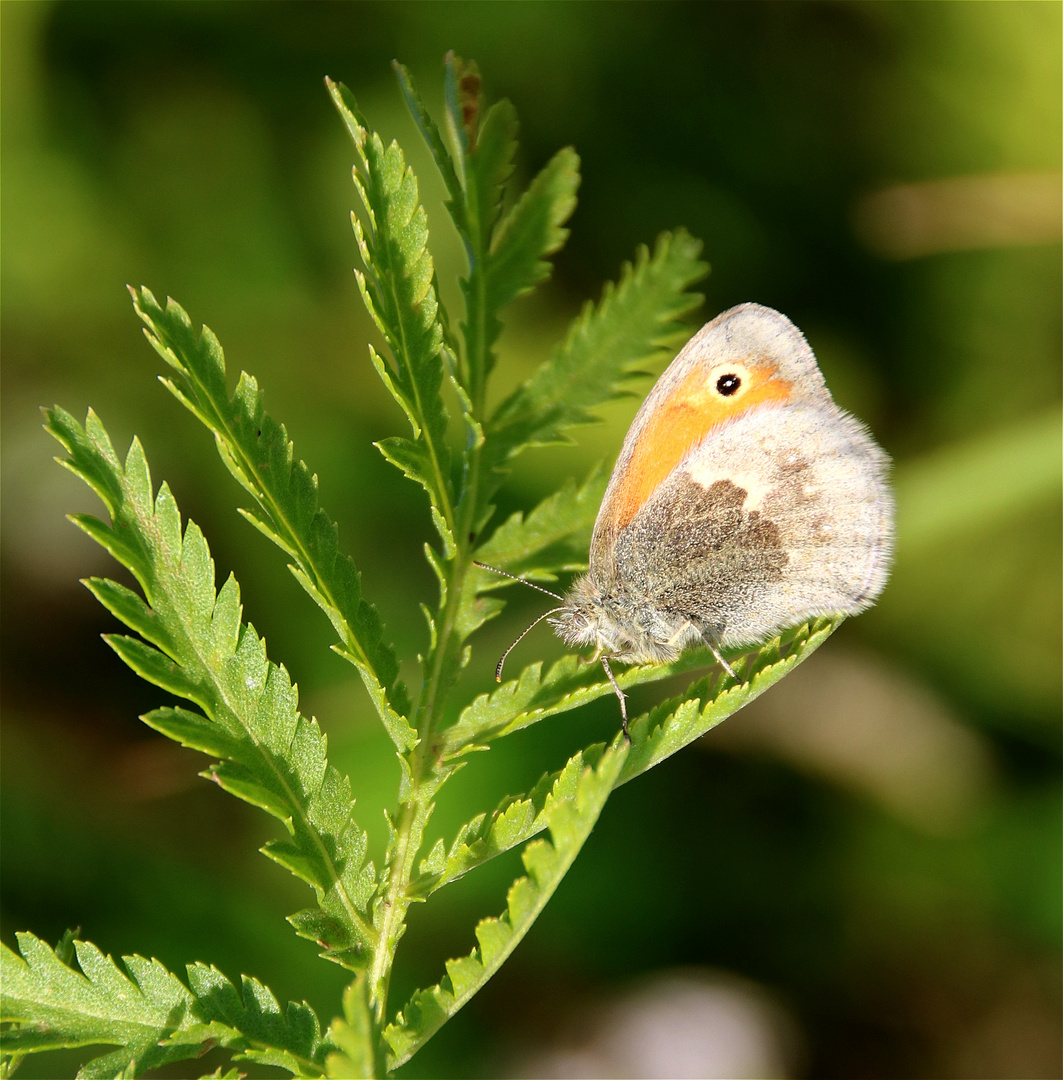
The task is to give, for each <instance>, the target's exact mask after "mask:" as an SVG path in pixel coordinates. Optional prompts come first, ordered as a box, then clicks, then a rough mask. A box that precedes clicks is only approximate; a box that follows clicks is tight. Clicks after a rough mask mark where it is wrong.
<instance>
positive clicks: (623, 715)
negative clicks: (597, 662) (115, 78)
mask: <svg viewBox="0 0 1063 1080" xmlns="http://www.w3.org/2000/svg"><path fill="white" fill-rule="evenodd" d="M601 661H602V667H603V668H605V675H606V678H608V680H609V682H610V683H611V684H612V687H613V693H614V694H616V696H617V699H618V700H619V702H620V723H621V725H622V726H623V728H624V738H625V739H627V741H628V742H631V735H630V733H629V732H628V730H627V694H625V693H624V691H623V690H621V689H620V684H619V683H618V682H617V681H616V677H615V676H614V675H613V669H612V668H611V667H610V666H609V660H608V658H607V657H605V656H603V657H601Z"/></svg>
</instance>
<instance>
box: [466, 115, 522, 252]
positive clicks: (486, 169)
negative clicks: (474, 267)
mask: <svg viewBox="0 0 1063 1080" xmlns="http://www.w3.org/2000/svg"><path fill="white" fill-rule="evenodd" d="M517 129H518V124H517V110H516V109H514V108H513V103H512V102H510V101H507V100H506V99H505V98H503V99H502V100H501V101H496V102H495V103H494V104H493V105H492V106H491V107H490V108H489V109H488V110H487V112H486V114H485V115H484V118H483V122H482V123H480V124H479V125H478V129H477V132H476V142H475V145H474V147H473V149H472V150H471V151H470V152H469V153H468V155H467V157H466V164H465V168H466V180H465V183H466V188H467V198H468V202H469V216H470V219H471V220H472V221H473V222H475V228H476V230H477V232H478V234H479V238H480V239H481V240H482V242H483V244H484V245H490V243H491V239H492V237H493V235H494V227H495V224H496V223H497V221H498V216H499V214H500V213H501V210H502V196H503V194H504V193H505V188H506V184H507V183H508V182H509V178H510V177H511V176H512V175H513V166H514V163H515V160H516V156H517Z"/></svg>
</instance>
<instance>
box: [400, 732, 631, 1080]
mask: <svg viewBox="0 0 1063 1080" xmlns="http://www.w3.org/2000/svg"><path fill="white" fill-rule="evenodd" d="M628 751H629V746H628V744H627V742H626V741H625V740H624V739H623V738H622V737H618V738H617V740H616V742H615V743H614V744H613V746H612V747H611V748H610V750H609V751H608V752H607V753H605V754H604V755H602V757H601V758H600V760H599V761H598V763H597V767H590V766H588V767H583V760H582V756H580V755H577V757H576V758H574V759H573V761H572V762H571V763H570V764H572V765H573V767H574V769H575V770H577V771H578V773H579V779H578V782H577V784H576V789H575V791H574V792H573V793H572V795H571V796H570V797H569V798H567V799H559V800H557V801H555V802H553V803H552V804H551V806H550V808H549V811H548V812H547V814H546V815H545V826H546V827H547V828H548V829H549V830H550V840H549V841H546V840H540V841H537V842H536V843H535V844H534V845H533V846H532V847H531V848H530V849H529V850H527V851H525V853H524V865H525V869H526V870H527V872H528V876H527V877H526V878H521V879H518V881H516V882H514V884H513V885H512V886H511V887H510V890H509V893H508V896H507V909H506V912H505V913H504V914H503V915H501V916H500V917H499V918H497V919H484V920H482V921H481V922H480V924H479V925H478V926H477V928H476V940H477V944H478V947H477V948H476V949H474V950H473V952H472V953H471V954H470V955H469V956H467V957H463V958H462V959H460V960H452V961H450V962H448V963H447V965H446V968H447V977H446V978H445V979H444V980H443V981H442V982H441V983H439V984H438V985H437V986H433V987H430V988H429V989H427V990H420V991H418V992H417V993H415V994H414V995H413V997H412V998H411V999H410V1001H409V1003H408V1004H407V1005H406V1007H405V1008H404V1009H403V1010H402V1012H400V1013H399V1014H398V1016H396V1018H395V1021H394V1022H393V1023H392V1024H390V1025H388V1027H387V1028H386V1029H385V1031H384V1039H385V1040H386V1041H387V1044H388V1046H389V1047H390V1048H391V1054H390V1055H389V1057H388V1068H389V1069H395V1068H398V1066H400V1065H401V1064H403V1062H405V1061H408V1060H409V1059H410V1057H411V1056H412V1055H413V1054H414V1053H415V1052H416V1050H417V1049H418V1048H419V1047H420V1046H422V1045H423V1044H424V1043H425V1042H427V1041H428V1039H430V1038H431V1037H432V1035H434V1034H435V1032H436V1031H437V1030H438V1029H439V1028H440V1027H441V1026H442V1025H443V1024H444V1023H446V1021H447V1020H449V1019H450V1017H452V1016H453V1015H454V1014H455V1013H456V1012H457V1011H458V1010H459V1009H460V1008H461V1007H462V1006H463V1005H465V1003H466V1002H467V1001H468V1000H469V999H470V998H471V997H472V995H473V994H475V993H476V992H477V991H478V990H479V989H480V988H481V987H482V986H483V985H484V984H485V983H486V982H487V980H488V979H490V978H491V976H492V975H493V974H494V973H495V972H496V971H497V970H498V968H499V967H501V965H502V963H503V962H504V961H505V960H506V959H507V958H508V957H509V955H510V954H511V953H512V952H513V950H514V949H515V948H516V946H517V944H518V943H519V942H520V940H521V939H522V938H523V937H524V935H525V934H526V933H527V932H528V930H529V929H531V926H532V924H533V923H534V921H535V920H536V919H537V918H538V916H539V913H540V912H541V911H542V909H543V907H544V906H545V905H546V902H547V901H548V900H549V899H550V897H551V896H552V895H553V894H554V891H555V890H556V889H557V886H558V885H559V884H560V883H561V879H562V878H563V877H564V876H565V874H566V873H567V872H568V869H569V867H570V866H571V865H572V863H573V861H574V860H575V858H576V856H577V855H578V854H579V851H580V848H582V846H583V844H584V843H585V842H586V840H587V837H588V836H590V834H591V830H592V829H593V828H594V825H595V822H597V820H598V817H599V815H600V814H601V812H602V808H603V807H604V806H605V802H606V800H607V799H608V798H609V795H610V793H611V792H612V790H613V786H614V785H615V783H616V781H617V778H618V777H619V775H620V770H621V768H622V767H623V765H624V761H625V759H626V758H627V755H628Z"/></svg>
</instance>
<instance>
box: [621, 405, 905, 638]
mask: <svg viewBox="0 0 1063 1080" xmlns="http://www.w3.org/2000/svg"><path fill="white" fill-rule="evenodd" d="M887 468H888V459H887V457H886V455H885V453H884V452H883V451H882V450H880V449H879V447H878V446H877V445H876V444H875V443H874V441H873V440H872V439H871V437H870V435H869V434H868V433H867V431H866V429H865V428H864V426H863V425H862V424H861V423H860V422H859V421H857V420H855V419H854V418H853V417H851V416H849V415H848V414H846V413H844V412H842V411H841V410H840V409H838V408H837V407H836V406H835V405H834V404H833V402H831V401H830V400H829V398H828V399H826V400H825V401H824V402H822V403H818V404H808V405H798V404H788V405H786V406H785V407H782V406H774V405H772V404H765V405H762V406H759V407H757V408H754V409H751V410H750V411H748V412H747V413H745V414H743V415H741V416H738V417H736V418H735V419H733V420H731V421H730V422H728V423H726V424H724V425H723V426H721V427H719V428H716V429H715V430H714V431H713V432H712V434H711V437H709V438H706V439H705V440H704V441H703V442H701V443H700V444H699V445H698V446H697V447H695V448H694V450H692V451H691V452H690V453H689V454H688V455H687V456H686V457H685V458H684V459H683V460H682V461H681V462H680V463H679V464H678V465H677V466H676V467H675V468H674V469H673V470H672V471H671V472H670V473H669V475H668V476H667V478H666V479H665V480H663V481H662V482H661V483H660V484H659V485H658V486H657V488H656V489H655V490H654V491H653V493H652V495H651V496H650V497H649V498H648V499H647V500H646V502H645V503H644V504H643V505H642V507H641V508H640V509H639V511H638V513H637V514H636V515H635V516H634V517H633V518H632V520H631V521H630V522H629V523H628V524H627V525H626V526H625V527H623V528H621V529H620V530H619V531H618V532H617V533H616V534H615V537H614V546H613V550H612V552H611V555H612V560H611V562H612V567H611V569H612V570H613V573H614V575H615V580H614V582H613V583H612V584H613V588H614V589H615V595H618V596H620V597H629V598H639V599H638V601H637V605H636V606H637V607H639V608H641V610H632V611H631V612H629V615H630V617H631V618H632V619H633V620H635V621H636V622H638V623H639V624H641V625H643V626H654V627H657V628H658V629H657V631H656V634H657V636H658V637H659V636H660V635H662V634H664V633H667V632H668V631H669V628H671V632H672V633H675V630H676V629H677V628H679V627H681V626H682V625H683V624H684V623H690V624H691V625H692V626H693V628H695V629H696V630H697V632H698V633H700V634H702V635H703V636H705V637H707V638H708V639H710V640H711V641H713V642H714V643H717V644H722V645H724V646H732V645H743V644H752V643H754V642H757V641H761V640H763V639H764V638H766V637H768V636H770V635H771V634H774V633H777V632H778V631H779V630H781V629H783V628H784V627H787V626H793V625H796V624H799V623H801V622H804V621H805V620H806V619H809V618H812V617H816V616H822V615H839V614H855V613H856V612H858V611H861V610H863V609H864V608H866V607H868V606H869V605H870V604H871V603H872V602H873V601H874V599H875V597H877V596H878V594H879V592H881V590H882V587H883V586H884V584H885V581H886V576H887V573H888V569H889V563H890V558H891V555H892V546H893V544H892V538H893V525H892V522H893V505H892V498H891V496H890V493H889V489H888V487H887V484H886V471H887ZM633 603H634V601H633Z"/></svg>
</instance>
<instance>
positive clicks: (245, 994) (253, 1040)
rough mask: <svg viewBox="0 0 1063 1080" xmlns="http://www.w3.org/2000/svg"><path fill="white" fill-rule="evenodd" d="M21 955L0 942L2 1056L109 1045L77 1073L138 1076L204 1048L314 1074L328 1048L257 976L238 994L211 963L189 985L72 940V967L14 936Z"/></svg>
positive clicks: (311, 1018) (310, 1021)
mask: <svg viewBox="0 0 1063 1080" xmlns="http://www.w3.org/2000/svg"><path fill="white" fill-rule="evenodd" d="M17 938H18V944H19V950H20V952H21V956H20V955H18V954H17V953H15V952H13V951H12V950H11V949H9V948H7V946H6V945H0V982H2V991H0V1019H2V1020H3V1022H4V1023H5V1024H8V1025H10V1026H9V1027H8V1028H7V1029H6V1030H5V1031H4V1032H3V1035H2V1042H3V1052H4V1053H5V1055H6V1054H25V1053H35V1052H39V1051H43V1050H56V1049H60V1048H73V1047H82V1046H97V1045H101V1044H102V1045H117V1046H119V1047H121V1049H119V1050H116V1051H114V1052H113V1053H109V1054H106V1055H104V1056H102V1057H97V1058H95V1059H93V1060H92V1061H90V1062H89V1063H88V1064H86V1065H85V1066H84V1067H83V1068H82V1070H81V1071H80V1072H79V1073H78V1075H79V1076H80V1077H84V1078H97V1077H98V1078H101V1080H102V1078H104V1077H113V1076H140V1075H142V1074H143V1073H144V1072H146V1071H147V1070H149V1069H156V1068H158V1067H159V1066H161V1065H166V1064H169V1063H170V1062H174V1061H185V1060H188V1059H190V1058H196V1057H199V1056H200V1055H201V1054H203V1053H204V1051H205V1050H207V1049H209V1048H210V1047H212V1046H217V1045H221V1046H225V1047H227V1048H229V1049H230V1050H232V1051H234V1056H235V1058H236V1059H237V1060H245V1061H255V1062H258V1063H260V1064H264V1065H275V1066H277V1067H279V1068H282V1069H285V1070H287V1071H288V1072H289V1073H291V1074H292V1075H293V1076H320V1075H321V1074H322V1073H323V1071H324V1062H325V1057H326V1055H327V1053H328V1051H329V1049H330V1044H329V1043H328V1042H327V1041H326V1040H324V1039H323V1038H322V1036H321V1026H320V1024H319V1022H318V1019H317V1017H316V1016H315V1015H314V1012H313V1010H312V1009H311V1008H310V1006H309V1005H307V1004H306V1003H305V1002H304V1003H303V1004H300V1005H297V1004H295V1003H289V1004H288V1007H287V1009H286V1010H284V1011H282V1010H281V1008H280V1006H279V1004H278V1003H277V999H276V998H275V997H274V996H273V994H272V993H270V991H269V990H268V989H267V988H266V987H264V986H263V985H262V984H261V983H260V982H258V980H257V979H250V978H248V977H246V976H245V977H244V979H243V980H242V983H241V988H240V989H239V990H238V989H237V988H236V987H235V986H234V985H233V984H232V983H231V982H229V980H228V979H226V978H225V976H224V975H222V974H221V972H219V971H218V970H217V969H216V968H211V967H207V966H206V965H203V964H193V965H190V966H189V968H188V980H189V987H191V989H189V987H186V986H185V985H184V984H183V983H182V982H181V980H180V979H178V978H177V976H176V975H174V974H172V973H171V972H169V971H167V970H166V969H165V968H164V967H163V966H162V964H160V963H159V962H158V960H145V959H144V958H143V957H140V956H126V957H123V958H122V959H123V964H124V967H125V970H124V971H123V970H122V969H121V968H119V966H118V965H117V964H116V963H115V962H114V960H112V959H111V958H110V957H109V956H104V955H103V953H101V952H100V950H99V949H97V948H96V946H94V945H92V944H90V943H88V942H84V941H76V942H74V948H75V950H76V955H77V962H78V966H79V967H80V969H81V970H80V971H78V970H77V969H76V968H74V967H73V965H72V964H71V965H68V964H64V963H63V961H62V960H61V959H60V958H59V957H58V956H57V955H56V953H55V952H54V951H53V950H52V949H51V948H49V947H48V946H47V945H46V944H45V943H44V942H42V941H41V940H40V939H38V938H36V937H34V936H33V935H32V934H18V935H17Z"/></svg>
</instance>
